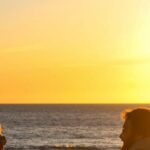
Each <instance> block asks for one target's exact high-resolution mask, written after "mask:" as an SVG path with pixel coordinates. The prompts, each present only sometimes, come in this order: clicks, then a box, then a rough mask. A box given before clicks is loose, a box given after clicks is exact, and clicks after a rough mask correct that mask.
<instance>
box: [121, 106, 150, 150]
mask: <svg viewBox="0 0 150 150" xmlns="http://www.w3.org/2000/svg"><path fill="white" fill-rule="evenodd" d="M121 117H122V119H123V120H124V121H126V120H129V121H130V123H131V128H132V129H131V132H132V135H131V137H130V139H128V141H124V143H123V146H122V148H121V150H127V149H128V148H129V147H130V146H131V145H132V144H133V143H134V140H136V137H138V136H140V137H142V138H144V137H150V109H149V108H136V109H131V110H129V109H128V110H125V111H124V112H122V113H121Z"/></svg>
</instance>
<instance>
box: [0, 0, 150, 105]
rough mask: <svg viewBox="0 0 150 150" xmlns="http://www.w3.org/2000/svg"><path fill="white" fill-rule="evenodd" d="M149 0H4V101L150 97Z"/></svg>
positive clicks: (0, 54) (0, 69) (0, 16)
mask: <svg viewBox="0 0 150 150" xmlns="http://www.w3.org/2000/svg"><path fill="white" fill-rule="evenodd" d="M149 8H150V2H149V0H43V1H42V0H3V1H0V20H1V22H0V103H128V102H129V103H130V102H131V103H141V102H150V59H149V58H150V42H149V39H150V9H149Z"/></svg>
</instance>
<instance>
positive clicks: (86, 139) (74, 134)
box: [0, 105, 149, 150]
mask: <svg viewBox="0 0 150 150" xmlns="http://www.w3.org/2000/svg"><path fill="white" fill-rule="evenodd" d="M138 106H139V105H0V122H1V123H2V124H3V127H4V135H5V136H6V138H7V144H6V146H5V149H6V150H24V149H26V150H55V149H62V150H65V149H69V150H71V149H75V150H82V149H88V150H117V149H120V147H121V145H122V142H121V140H120V139H119V135H120V132H121V127H122V123H123V122H122V121H121V119H120V112H121V111H123V110H124V109H127V108H135V107H138ZM148 107H149V106H148Z"/></svg>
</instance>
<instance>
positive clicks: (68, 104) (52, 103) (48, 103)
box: [0, 102, 150, 105]
mask: <svg viewBox="0 0 150 150" xmlns="http://www.w3.org/2000/svg"><path fill="white" fill-rule="evenodd" d="M0 105H150V103H140V102H139V103H123V102H122V103H0Z"/></svg>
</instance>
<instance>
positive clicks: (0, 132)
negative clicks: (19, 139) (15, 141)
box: [0, 125, 6, 150]
mask: <svg viewBox="0 0 150 150" xmlns="http://www.w3.org/2000/svg"><path fill="white" fill-rule="evenodd" d="M5 144H6V138H5V136H4V135H3V128H2V126H1V125H0V150H3V147H4V145H5Z"/></svg>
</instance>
